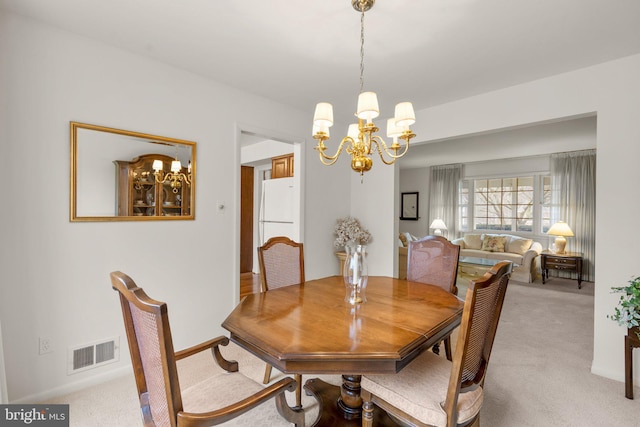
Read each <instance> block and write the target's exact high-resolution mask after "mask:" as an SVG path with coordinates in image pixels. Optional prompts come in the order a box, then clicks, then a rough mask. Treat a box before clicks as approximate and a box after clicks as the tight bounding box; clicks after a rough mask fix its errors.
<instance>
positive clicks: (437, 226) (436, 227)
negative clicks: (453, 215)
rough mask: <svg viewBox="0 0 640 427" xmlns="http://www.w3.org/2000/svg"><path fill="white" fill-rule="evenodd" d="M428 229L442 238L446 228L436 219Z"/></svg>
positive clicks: (442, 222)
mask: <svg viewBox="0 0 640 427" xmlns="http://www.w3.org/2000/svg"><path fill="white" fill-rule="evenodd" d="M429 228H433V229H434V231H433V234H434V235H436V236H442V230H446V229H447V226H446V225H445V223H444V221H443V220H441V219H440V218H436V219H434V220H433V222H432V223H431V225H430V226H429ZM572 236H573V234H572Z"/></svg>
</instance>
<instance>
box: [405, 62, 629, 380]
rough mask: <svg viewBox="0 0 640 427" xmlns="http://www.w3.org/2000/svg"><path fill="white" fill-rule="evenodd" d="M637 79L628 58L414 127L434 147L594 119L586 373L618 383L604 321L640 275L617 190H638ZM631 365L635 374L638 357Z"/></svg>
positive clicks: (463, 105)
mask: <svg viewBox="0 0 640 427" xmlns="http://www.w3.org/2000/svg"><path fill="white" fill-rule="evenodd" d="M638 75H640V55H634V56H630V57H627V58H623V59H620V60H616V61H611V62H607V63H604V64H601V65H597V66H593V67H588V68H584V69H581V70H577V71H574V72H570V73H565V74H561V75H557V76H553V77H550V78H546V79H542V80H537V81H534V82H531V83H528V84H523V85H518V86H513V87H510V88H506V89H503V90H499V91H495V92H491V93H486V94H483V95H478V96H474V97H471V98H467V99H463V100H460V101H456V102H452V103H449V104H444V105H441V106H438V107H434V108H429V109H426V110H421V111H418V112H417V120H416V125H415V129H414V131H415V133H416V134H417V135H420V136H421V137H422V139H423V140H425V141H437V140H442V139H448V138H453V137H457V136H464V135H472V134H478V133H484V132H493V131H496V130H500V129H509V128H512V127H518V126H523V125H530V124H535V123H544V122H548V121H555V120H558V119H563V118H571V117H583V116H585V115H592V114H593V113H596V114H597V138H596V141H597V195H596V199H597V203H596V210H597V222H596V228H597V230H596V257H597V260H598V270H597V272H596V289H595V313H594V314H595V316H594V318H595V320H594V354H593V364H592V372H593V373H596V374H599V375H603V376H606V377H609V378H614V379H617V380H622V379H623V378H624V356H623V338H622V337H623V335H624V334H625V333H626V331H625V330H624V329H623V328H621V327H619V326H617V324H616V323H614V322H613V321H611V320H609V319H607V318H606V315H607V314H610V313H612V312H613V308H614V306H615V305H616V303H617V297H616V296H615V295H612V294H611V293H610V287H611V286H619V285H623V284H624V283H626V282H627V280H628V279H629V278H630V277H632V276H635V275H638V274H639V271H638V259H640V249H638V248H637V247H636V246H634V245H633V242H636V241H638V240H639V239H640V229H638V227H637V212H638V210H639V209H640V198H638V197H635V195H633V194H629V193H628V192H626V191H624V190H623V189H622V188H621V187H620V186H621V185H623V186H624V188H625V189H626V188H632V189H633V188H637V187H638V186H639V185H640V176H639V175H638V174H637V172H636V171H637V161H638V158H640V121H639V120H638V117H640V102H638V99H640V79H638V77H637V76H638ZM614 189H615V190H614ZM621 230H622V231H621ZM621 233H623V234H624V236H625V238H624V239H621V238H620V237H619V236H620V235H621ZM568 309H570V307H568ZM634 360H635V364H636V368H637V367H638V360H640V356H639V355H638V353H637V352H636V354H635V356H634ZM637 372H638V369H636V376H637Z"/></svg>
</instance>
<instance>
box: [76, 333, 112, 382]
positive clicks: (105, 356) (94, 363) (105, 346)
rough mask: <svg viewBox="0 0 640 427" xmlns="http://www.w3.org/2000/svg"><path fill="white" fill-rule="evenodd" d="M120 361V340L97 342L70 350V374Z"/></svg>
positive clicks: (110, 339)
mask: <svg viewBox="0 0 640 427" xmlns="http://www.w3.org/2000/svg"><path fill="white" fill-rule="evenodd" d="M118 360H120V338H119V337H115V338H109V339H107V340H101V341H95V342H93V343H89V344H83V345H81V346H77V347H71V348H69V366H68V369H67V371H68V374H75V373H77V372H82V371H86V370H87V369H93V368H97V367H99V366H102V365H106V364H108V363H113V362H117V361H118Z"/></svg>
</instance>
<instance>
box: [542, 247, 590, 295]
mask: <svg viewBox="0 0 640 427" xmlns="http://www.w3.org/2000/svg"><path fill="white" fill-rule="evenodd" d="M540 264H541V265H540V266H541V269H542V284H544V283H546V281H547V280H548V279H549V269H552V270H564V271H574V272H576V273H577V275H578V289H581V288H582V253H580V252H565V253H563V254H558V253H555V252H550V251H543V252H542V253H541V254H540Z"/></svg>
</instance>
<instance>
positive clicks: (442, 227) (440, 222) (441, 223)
mask: <svg viewBox="0 0 640 427" xmlns="http://www.w3.org/2000/svg"><path fill="white" fill-rule="evenodd" d="M429 228H435V229H440V230H446V229H447V226H446V225H445V223H444V221H443V220H441V219H440V218H436V219H434V220H433V222H432V223H431V225H430V226H429Z"/></svg>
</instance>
